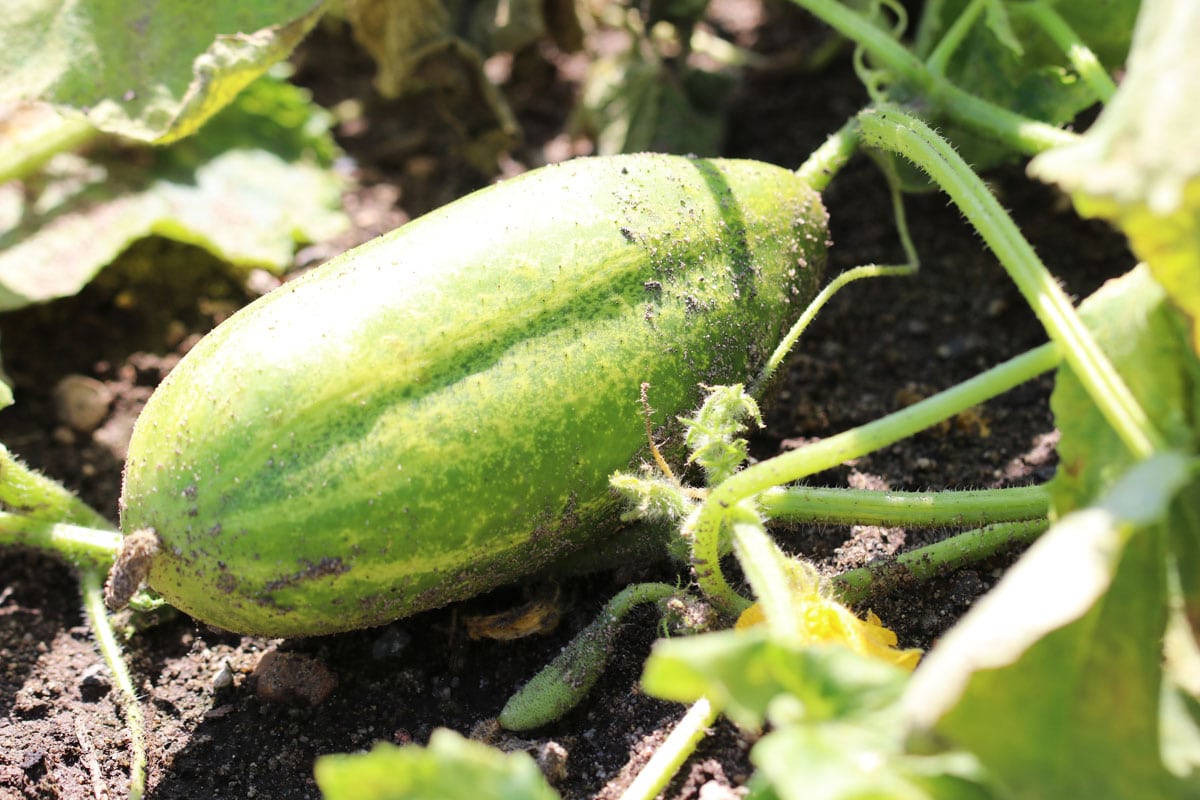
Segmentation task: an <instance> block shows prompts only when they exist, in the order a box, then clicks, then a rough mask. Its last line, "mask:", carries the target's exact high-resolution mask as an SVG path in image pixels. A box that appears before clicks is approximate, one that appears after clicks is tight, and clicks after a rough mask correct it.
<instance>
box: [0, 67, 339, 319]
mask: <svg viewBox="0 0 1200 800" xmlns="http://www.w3.org/2000/svg"><path fill="white" fill-rule="evenodd" d="M329 127H330V117H329V115H328V114H327V113H326V112H324V111H322V110H321V109H319V108H317V107H316V106H314V105H313V104H312V103H311V102H310V101H309V99H308V95H307V94H306V93H305V92H304V91H302V90H301V89H299V88H297V87H295V86H292V85H290V84H287V83H285V82H283V81H281V80H277V79H274V78H270V77H268V78H263V79H261V80H260V81H258V82H256V83H255V84H253V85H252V86H251V87H250V88H248V89H247V90H246V91H244V92H243V93H242V94H240V95H239V96H238V98H237V99H236V100H235V101H234V103H233V105H232V106H230V107H228V108H227V109H225V110H224V111H223V112H221V113H220V114H218V115H216V116H215V117H213V119H212V121H211V122H210V123H209V124H208V125H206V126H205V128H204V129H203V130H202V131H201V132H200V133H199V134H197V135H196V136H194V137H190V138H189V139H186V140H184V141H181V142H178V143H176V144H174V145H171V146H169V147H165V148H154V149H149V148H147V149H136V148H135V149H130V148H128V147H123V146H121V145H119V144H117V143H115V142H113V141H112V140H108V141H107V145H108V146H107V147H105V146H104V144H105V142H104V141H103V140H101V141H99V142H98V143H97V144H96V146H94V147H93V148H92V149H91V151H90V153H89V154H88V157H87V158H84V157H82V156H80V155H76V154H70V153H67V154H62V155H59V156H57V157H55V158H54V159H52V160H51V161H50V162H49V163H48V164H47V166H46V168H45V170H44V171H43V172H42V173H40V174H38V175H35V176H31V177H30V178H28V179H26V181H25V182H24V185H21V184H17V183H9V184H6V185H4V186H2V187H0V310H9V309H14V308H19V307H21V306H23V305H27V304H29V303H37V302H43V301H46V300H49V299H52V298H55V297H62V296H66V295H70V294H74V293H75V292H77V291H78V290H79V289H80V288H82V287H83V286H84V285H85V284H86V283H87V282H88V281H89V280H91V278H92V277H93V276H94V275H95V274H96V273H97V272H98V271H99V270H100V269H101V268H102V267H103V266H105V265H106V264H108V263H109V262H110V261H112V260H113V259H114V258H115V257H116V256H117V255H118V254H120V253H121V251H123V250H124V249H125V248H126V247H127V246H128V245H129V244H130V243H131V242H133V241H135V240H137V239H140V238H143V237H146V236H150V235H154V234H156V235H161V236H166V237H169V238H172V239H176V240H179V241H183V242H188V243H191V244H195V245H198V246H200V247H203V248H205V249H206V250H209V251H210V252H212V253H213V254H214V255H216V256H217V257H219V258H222V259H224V260H226V261H229V262H230V263H232V264H235V265H238V266H243V267H247V268H249V267H263V268H267V269H270V270H273V271H276V272H279V271H282V270H283V269H284V268H285V267H287V266H288V265H290V264H291V262H292V254H293V251H294V249H295V244H296V242H297V241H320V240H325V239H328V238H330V237H332V236H333V235H335V234H336V233H338V232H339V231H341V230H342V229H343V228H344V227H345V225H346V219H345V217H344V215H343V214H342V213H341V211H340V210H339V209H340V205H341V181H340V180H339V179H338V178H337V177H336V176H335V175H334V174H333V173H332V172H330V171H329V170H328V169H326V168H325V166H323V165H326V164H328V163H329V162H330V161H331V160H332V158H333V156H334V154H335V152H336V148H335V146H334V145H333V141H332V138H331V137H330V135H329V132H328V129H329Z"/></svg>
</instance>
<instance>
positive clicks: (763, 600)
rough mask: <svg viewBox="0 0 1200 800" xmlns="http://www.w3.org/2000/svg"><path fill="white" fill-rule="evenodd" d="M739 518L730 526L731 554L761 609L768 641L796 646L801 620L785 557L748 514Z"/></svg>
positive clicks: (757, 521) (754, 518)
mask: <svg viewBox="0 0 1200 800" xmlns="http://www.w3.org/2000/svg"><path fill="white" fill-rule="evenodd" d="M739 516H740V517H741V518H740V519H736V520H734V522H733V552H734V554H735V555H736V556H737V560H738V563H739V564H741V566H742V572H743V573H745V575H746V579H747V580H748V581H749V582H750V586H751V588H752V589H754V596H755V597H756V598H757V599H758V602H759V604H760V605H761V606H762V610H763V615H764V616H765V617H766V620H767V626H768V628H769V630H770V632H771V637H772V638H773V639H777V640H779V641H781V642H789V643H792V644H796V645H798V644H799V640H798V636H799V631H800V620H799V618H798V617H797V616H796V613H797V612H796V604H795V602H794V601H793V597H794V595H793V592H792V582H791V580H790V578H789V575H788V571H787V568H786V566H785V565H786V563H787V556H785V555H784V554H783V551H781V550H780V549H779V545H777V544H775V541H774V540H773V539H772V538H771V537H770V536H768V535H767V531H766V529H765V528H763V525H762V522H761V521H760V520H759V519H758V518H757V517H756V516H754V515H752V514H748V513H742V514H740V515H739Z"/></svg>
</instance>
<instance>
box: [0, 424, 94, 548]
mask: <svg viewBox="0 0 1200 800" xmlns="http://www.w3.org/2000/svg"><path fill="white" fill-rule="evenodd" d="M0 507H5V508H8V509H10V510H12V511H15V512H18V513H20V514H22V515H25V516H28V517H32V518H36V519H41V520H49V521H52V522H70V523H74V524H76V525H84V526H86V527H89V528H101V529H103V530H112V525H110V524H109V522H108V520H106V519H105V518H104V517H103V516H101V515H100V514H99V513H98V512H96V511H94V510H93V509H92V508H91V507H90V506H88V505H87V504H86V503H84V502H83V501H82V500H80V499H79V498H78V497H76V496H75V495H74V494H73V493H72V492H71V491H70V490H69V489H67V488H66V487H65V486H63V485H62V484H60V483H58V482H56V481H53V480H51V479H50V478H47V477H46V476H45V475H42V474H41V473H39V472H37V471H35V470H32V469H30V468H29V467H27V466H25V465H24V464H22V463H21V462H20V461H19V460H17V458H16V457H15V456H14V455H13V454H12V453H11V452H9V450H8V448H6V447H5V446H4V445H2V444H0Z"/></svg>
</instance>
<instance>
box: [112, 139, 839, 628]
mask: <svg viewBox="0 0 1200 800" xmlns="http://www.w3.org/2000/svg"><path fill="white" fill-rule="evenodd" d="M825 222H826V214H825V211H824V208H823V207H822V205H821V202H820V198H819V197H818V195H817V194H816V193H815V192H813V191H812V190H811V189H809V188H808V187H807V186H806V185H805V184H804V183H803V182H802V181H800V180H799V179H798V178H796V177H795V176H794V175H793V174H792V173H790V172H789V171H787V170H784V169H782V168H778V167H773V166H770V165H766V164H761V163H758V162H749V161H711V160H696V159H687V158H683V157H677V156H662V155H637V156H619V157H605V158H595V159H579V160H576V161H573V162H568V163H567V164H563V165H557V166H551V167H545V168H542V169H539V170H535V171H533V172H530V173H526V174H524V175H522V176H519V177H517V178H514V179H511V180H509V181H507V182H505V183H503V184H500V185H497V186H493V187H489V188H487V189H484V190H481V191H479V192H476V193H474V194H472V195H468V196H467V197H465V198H463V199H461V200H459V201H456V202H454V203H451V204H450V205H448V206H446V207H444V208H442V209H439V210H438V211H435V212H433V213H431V214H429V215H426V216H425V217H422V218H420V219H417V220H415V221H413V222H411V223H409V224H407V225H405V226H403V227H401V228H399V229H397V230H396V231H393V232H392V233H390V234H387V235H385V236H382V237H380V238H378V239H375V240H373V241H371V242H368V243H367V244H364V245H362V246H360V247H358V248H356V249H354V250H351V251H349V252H348V253H345V254H343V255H342V256H339V257H337V258H335V259H333V260H332V261H330V262H329V263H328V264H325V265H324V266H322V267H320V268H318V269H316V270H314V271H313V272H311V273H309V274H307V275H305V276H303V277H301V278H299V279H297V280H295V281H292V282H290V283H287V284H285V285H284V286H282V287H280V288H279V289H277V290H275V291H274V292H272V293H270V294H268V295H266V296H265V297H263V298H261V299H259V300H258V301H256V302H254V303H252V304H251V305H249V306H247V307H246V308H244V309H242V310H241V311H239V312H238V313H236V314H235V315H233V316H232V317H231V318H230V319H228V320H227V321H226V322H224V323H223V324H221V325H220V326H218V328H217V329H216V330H214V331H213V332H212V333H210V334H209V335H208V336H206V337H205V338H204V339H203V340H202V341H201V342H200V343H199V344H198V345H197V346H196V347H195V348H193V349H192V351H191V352H189V353H188V355H187V356H186V357H185V358H184V359H183V360H182V361H181V362H180V364H179V365H178V366H177V367H176V368H175V369H174V370H173V371H172V372H171V374H170V375H169V376H168V377H167V379H166V380H165V381H164V382H163V384H162V385H161V386H160V387H159V388H158V390H157V391H156V392H155V394H154V395H153V396H152V397H151V399H150V401H149V403H148V404H147V406H146V408H145V410H144V412H143V413H142V415H141V416H140V418H139V419H138V422H137V424H136V426H135V430H134V434H133V438H132V441H131V443H130V449H129V457H128V460H127V465H126V473H125V482H124V488H123V492H122V500H121V508H122V525H121V527H122V530H124V531H126V532H131V531H134V530H139V529H144V528H152V529H153V530H154V531H156V532H157V533H158V536H159V538H160V540H161V552H160V554H159V555H158V556H157V557H156V559H155V560H154V562H153V565H152V568H151V572H150V577H149V582H150V585H151V586H152V587H153V588H154V589H156V590H157V591H158V592H160V593H161V594H162V595H163V596H164V597H165V598H166V599H167V600H168V601H169V602H170V603H172V604H173V605H175V606H177V607H178V608H180V609H181V610H183V611H185V612H187V613H189V614H191V615H192V616H194V617H196V618H197V619H199V620H201V621H203V622H206V623H208V624H211V625H214V626H217V627H220V628H224V629H227V630H230V631H235V632H239V633H254V634H262V635H270V636H302V635H316V634H323V633H332V632H336V631H342V630H350V629H356V628H362V627H368V626H371V625H376V624H381V623H384V622H387V621H390V620H393V619H397V618H400V617H403V616H407V615H409V614H413V613H416V612H419V611H422V610H426V609H429V608H434V607H437V606H441V605H444V604H446V603H448V602H451V601H454V600H458V599H463V598H466V597H470V596H473V595H475V594H478V593H480V592H483V591H486V590H488V589H490V588H494V587H496V586H499V585H502V584H504V583H507V582H510V581H512V580H514V579H516V578H519V577H522V576H524V575H528V574H532V573H533V572H536V571H538V570H539V569H542V568H544V567H546V566H547V565H550V564H552V563H553V562H554V561H555V560H556V559H558V558H560V557H562V556H563V555H565V554H568V553H570V552H572V551H575V550H578V549H579V548H580V547H582V546H583V545H585V544H591V545H593V546H594V545H595V542H596V540H597V538H598V537H604V536H611V535H614V531H615V530H616V529H617V527H618V522H617V517H618V514H619V510H620V508H619V502H618V500H617V499H616V498H615V497H614V496H613V495H612V493H611V491H610V490H609V487H608V477H609V475H610V474H611V473H612V472H613V471H614V470H618V469H626V468H629V467H630V466H631V465H634V464H636V463H637V462H638V460H639V458H640V455H641V454H644V450H645V445H646V434H645V423H644V419H643V410H642V406H641V404H640V402H639V387H640V385H641V384H642V383H643V382H647V383H649V385H650V389H649V400H650V404H651V405H652V406H653V408H654V409H655V414H654V422H655V424H663V423H671V422H673V421H674V419H675V416H676V415H677V414H681V413H686V412H689V411H691V410H693V409H694V407H695V406H697V405H698V403H699V400H700V398H701V389H700V384H709V385H713V384H721V383H734V382H739V381H745V380H748V379H749V378H751V377H752V376H753V375H754V374H755V373H756V371H757V370H758V369H759V368H760V367H761V364H762V361H763V359H764V358H765V357H766V355H767V354H769V353H770V351H771V349H772V347H773V346H774V344H775V343H776V342H777V341H778V339H779V338H780V337H781V336H782V334H783V332H785V331H786V329H787V327H788V326H789V325H790V323H791V322H792V321H793V320H794V318H795V317H796V316H797V315H798V314H799V312H800V311H801V310H802V309H803V308H804V306H805V305H806V304H807V302H808V301H809V300H810V299H811V297H812V296H813V294H814V293H815V290H816V285H817V283H818V281H819V278H820V272H821V267H822V265H823V261H824V251H825V247H826V237H827V233H826V227H825Z"/></svg>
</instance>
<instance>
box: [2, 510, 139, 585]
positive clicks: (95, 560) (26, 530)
mask: <svg viewBox="0 0 1200 800" xmlns="http://www.w3.org/2000/svg"><path fill="white" fill-rule="evenodd" d="M0 545H17V546H21V547H32V548H34V549H36V550H43V551H46V552H49V553H53V554H54V555H56V556H58V557H60V558H65V559H66V560H67V561H69V562H70V563H72V564H74V565H75V566H77V567H79V568H81V569H95V570H99V571H101V572H107V571H108V569H109V567H111V566H112V563H113V560H114V559H115V558H116V557H117V550H118V549H119V548H120V546H121V534H120V533H117V532H116V531H111V530H99V529H97V528H87V527H83V526H81V525H71V524H69V523H65V522H50V521H48V520H44V519H39V518H36V517H29V516H26V515H24V514H12V513H9V512H7V511H0Z"/></svg>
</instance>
